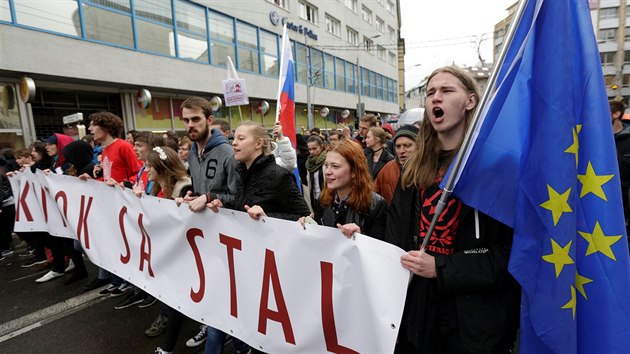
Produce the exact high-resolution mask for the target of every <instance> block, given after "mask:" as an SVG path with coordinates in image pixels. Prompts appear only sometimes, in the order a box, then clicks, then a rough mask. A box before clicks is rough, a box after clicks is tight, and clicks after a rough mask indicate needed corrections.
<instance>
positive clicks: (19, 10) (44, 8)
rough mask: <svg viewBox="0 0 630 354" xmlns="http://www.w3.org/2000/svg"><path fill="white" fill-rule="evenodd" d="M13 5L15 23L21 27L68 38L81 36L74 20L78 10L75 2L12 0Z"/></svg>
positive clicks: (66, 0) (65, 0) (79, 28)
mask: <svg viewBox="0 0 630 354" xmlns="http://www.w3.org/2000/svg"><path fill="white" fill-rule="evenodd" d="M13 4H14V5H15V17H16V18H15V21H16V22H17V23H19V24H21V25H25V26H32V27H37V28H41V29H44V30H47V31H52V32H58V33H63V34H67V35H70V36H80V35H81V25H80V24H79V21H75V20H74V16H75V14H77V13H78V10H79V7H78V5H77V2H76V0H57V1H34V0H14V1H13Z"/></svg>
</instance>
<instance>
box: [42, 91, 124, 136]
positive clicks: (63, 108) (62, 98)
mask: <svg viewBox="0 0 630 354" xmlns="http://www.w3.org/2000/svg"><path fill="white" fill-rule="evenodd" d="M37 91H38V92H37V97H36V98H35V100H33V102H32V106H31V108H32V110H33V121H34V123H35V134H36V136H37V138H38V139H42V138H45V137H47V136H49V135H51V134H53V133H63V131H64V130H63V129H64V125H63V120H62V118H63V116H67V115H70V114H73V113H78V112H81V113H83V119H84V121H83V124H85V125H86V128H87V125H88V124H89V122H88V121H87V117H88V116H89V115H90V114H92V113H95V112H102V111H107V112H112V113H114V114H116V115H117V116H119V117H121V118H122V103H121V97H120V93H102V92H86V91H76V90H66V89H57V88H55V89H51V88H41V89H40V88H38V89H37Z"/></svg>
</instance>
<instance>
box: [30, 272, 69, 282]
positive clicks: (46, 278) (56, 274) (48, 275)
mask: <svg viewBox="0 0 630 354" xmlns="http://www.w3.org/2000/svg"><path fill="white" fill-rule="evenodd" d="M59 277H63V273H59V272H55V271H54V270H51V271H49V272H48V273H46V274H44V276H43V277H41V278H38V279H37V280H35V282H36V283H44V282H47V281H49V280H53V279H55V278H59Z"/></svg>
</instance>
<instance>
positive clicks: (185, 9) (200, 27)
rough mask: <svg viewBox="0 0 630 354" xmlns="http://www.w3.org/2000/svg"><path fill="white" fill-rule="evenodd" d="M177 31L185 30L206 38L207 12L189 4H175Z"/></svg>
mask: <svg viewBox="0 0 630 354" xmlns="http://www.w3.org/2000/svg"><path fill="white" fill-rule="evenodd" d="M175 12H176V15H175V18H176V19H177V30H178V31H180V30H185V31H190V32H194V33H197V34H200V35H203V36H204V37H205V36H206V10H205V9H204V8H202V7H199V6H195V5H193V4H191V3H189V2H185V1H182V0H177V2H176V3H175Z"/></svg>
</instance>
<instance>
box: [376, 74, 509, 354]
mask: <svg viewBox="0 0 630 354" xmlns="http://www.w3.org/2000/svg"><path fill="white" fill-rule="evenodd" d="M478 100H479V89H478V86H477V84H476V82H475V81H474V79H473V78H472V77H471V76H470V75H469V74H468V73H466V72H464V71H463V70H461V69H459V68H456V67H444V68H440V69H437V70H436V71H434V72H433V73H432V74H431V75H430V76H429V79H428V81H427V94H426V105H425V107H426V111H425V119H424V120H423V121H422V125H421V128H420V133H419V134H418V149H417V150H416V151H415V152H414V154H413V155H412V156H411V157H410V159H409V161H408V162H407V164H406V165H405V167H404V170H403V173H402V178H401V180H400V182H399V185H398V186H397V190H396V192H395V195H394V199H393V201H392V205H391V208H390V215H389V219H388V223H387V233H386V241H388V242H391V243H393V244H396V245H397V246H399V247H401V248H403V249H405V250H407V251H408V253H407V254H405V255H403V256H402V257H401V263H402V266H403V267H404V268H405V269H408V270H409V271H411V272H412V273H413V277H412V279H411V282H410V284H409V288H408V292H407V301H406V304H405V310H404V313H403V319H402V323H401V327H400V331H399V335H398V344H397V347H396V353H411V352H417V353H509V352H510V350H511V349H512V348H513V346H514V341H515V339H516V330H517V328H518V316H519V294H520V289H519V287H518V284H517V283H516V281H515V280H514V279H513V278H512V276H511V275H510V274H509V273H508V269H507V267H508V261H509V256H510V250H511V246H512V234H513V231H512V229H510V228H508V227H507V226H505V225H503V224H501V223H499V222H498V221H496V220H494V219H492V218H490V217H489V216H487V215H483V214H482V213H479V212H478V211H477V210H474V209H472V208H471V207H469V206H467V205H464V204H463V203H462V202H461V201H459V200H457V199H455V198H452V199H450V201H449V202H448V205H447V207H446V209H445V210H444V212H443V213H442V214H441V215H440V216H439V219H438V222H437V225H436V227H435V230H434V233H433V234H432V235H431V238H430V240H429V243H428V244H427V247H426V249H424V250H418V244H419V243H420V242H421V241H422V238H423V237H424V236H426V234H427V229H428V228H429V225H430V223H431V219H432V217H433V214H434V213H435V206H436V204H437V201H438V200H439V198H440V195H441V193H442V190H441V189H440V186H439V185H440V182H441V181H442V179H443V177H444V175H445V173H446V171H447V169H448V167H449V165H450V163H451V162H452V161H453V159H454V157H455V155H456V154H457V152H458V150H459V149H460V147H461V144H462V141H463V139H464V135H465V132H466V129H467V128H468V125H469V124H470V122H471V120H472V117H473V114H474V110H475V108H476V106H477V103H478ZM480 187H481V186H480Z"/></svg>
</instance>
